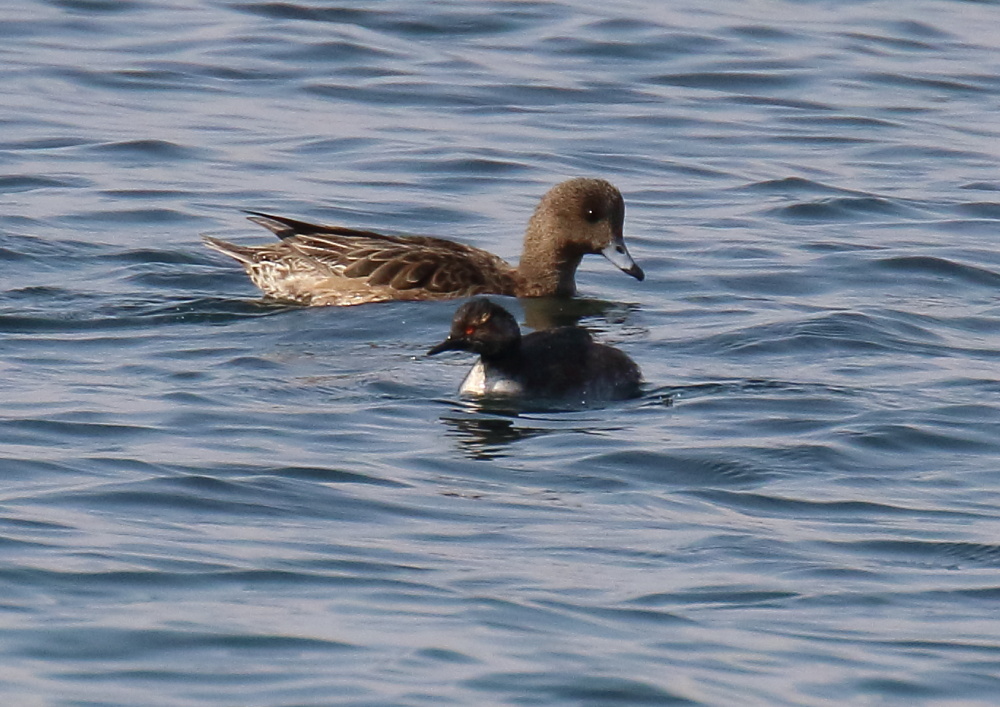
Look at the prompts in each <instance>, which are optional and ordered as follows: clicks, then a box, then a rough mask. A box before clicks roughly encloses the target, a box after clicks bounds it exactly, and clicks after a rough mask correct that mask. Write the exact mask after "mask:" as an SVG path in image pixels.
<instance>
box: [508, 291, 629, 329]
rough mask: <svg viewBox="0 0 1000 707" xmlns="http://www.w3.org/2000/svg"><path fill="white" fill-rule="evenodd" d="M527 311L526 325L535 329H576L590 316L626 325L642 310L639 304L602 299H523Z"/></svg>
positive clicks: (523, 306) (523, 307)
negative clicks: (565, 327)
mask: <svg viewBox="0 0 1000 707" xmlns="http://www.w3.org/2000/svg"><path fill="white" fill-rule="evenodd" d="M519 304H520V305H521V308H522V309H523V310H524V323H525V324H526V325H527V326H529V327H531V328H532V329H535V330H536V331H537V330H539V329H554V328H555V327H560V326H576V325H577V324H579V322H580V320H581V319H583V318H585V317H587V318H591V317H596V318H600V319H602V320H604V321H606V322H608V323H609V324H615V325H622V324H625V323H626V322H627V321H628V320H629V319H630V318H631V316H632V313H633V312H635V311H636V310H638V305H634V304H624V303H622V302H609V301H606V300H599V299H561V298H556V297H527V298H524V299H521V300H519Z"/></svg>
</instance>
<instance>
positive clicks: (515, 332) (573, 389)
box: [427, 297, 642, 404]
mask: <svg viewBox="0 0 1000 707" xmlns="http://www.w3.org/2000/svg"><path fill="white" fill-rule="evenodd" d="M443 351H469V352H472V353H475V354H479V361H478V362H477V363H476V364H475V365H474V366H473V367H472V370H471V371H469V373H468V375H466V377H465V380H464V381H462V385H461V386H460V388H459V394H460V395H462V396H465V397H502V398H528V399H550V400H553V399H554V400H569V401H573V402H575V403H582V404H588V403H594V402H600V401H605V400H623V399H626V398H634V397H637V396H638V395H640V393H641V385H642V373H641V371H640V370H639V366H638V365H637V364H636V363H635V361H633V360H632V359H631V358H629V356H628V354H626V353H625V352H624V351H621V350H620V349H616V348H614V347H613V346H608V345H606V344H600V343H597V342H595V341H594V340H593V337H591V335H590V332H588V331H587V330H586V329H584V328H582V327H578V326H566V327H558V328H556V329H545V330H542V331H535V332H531V333H530V334H527V335H525V336H522V335H521V329H520V327H518V325H517V320H515V319H514V317H513V315H512V314H511V313H510V312H508V311H507V310H506V309H504V308H503V307H502V306H500V305H499V304H497V303H495V302H493V301H491V300H489V299H487V298H486V297H476V298H474V299H471V300H469V301H468V302H466V303H465V304H463V305H462V306H460V307H459V308H458V310H457V311H456V312H455V316H454V318H453V319H452V322H451V331H450V333H449V334H448V337H447V338H446V339H445V340H444V341H442V342H441V343H439V344H437V345H436V346H434V347H433V348H431V349H430V350H429V351H428V352H427V355H428V356H434V355H437V354H439V353H441V352H443Z"/></svg>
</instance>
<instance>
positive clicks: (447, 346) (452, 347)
mask: <svg viewBox="0 0 1000 707" xmlns="http://www.w3.org/2000/svg"><path fill="white" fill-rule="evenodd" d="M461 348H462V345H461V343H460V342H458V341H456V340H455V339H452V338H451V337H450V336H449V337H448V338H447V339H445V340H444V341H442V342H441V343H440V344H438V345H437V346H435V347H434V348H432V349H431V350H430V351H428V352H427V355H428V356H433V355H434V354H439V353H441V352H442V351H458V350H459V349H461Z"/></svg>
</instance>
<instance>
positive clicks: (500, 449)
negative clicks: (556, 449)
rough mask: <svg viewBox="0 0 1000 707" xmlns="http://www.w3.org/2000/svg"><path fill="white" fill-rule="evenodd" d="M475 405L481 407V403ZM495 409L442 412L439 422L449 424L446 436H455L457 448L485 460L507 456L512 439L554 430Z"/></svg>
mask: <svg viewBox="0 0 1000 707" xmlns="http://www.w3.org/2000/svg"><path fill="white" fill-rule="evenodd" d="M470 407H472V406H471V405H470ZM475 407H476V408H477V409H480V410H482V406H480V405H476V406H475ZM483 412H486V411H485V410H483ZM494 412H496V413H497V414H494V415H488V414H478V415H476V414H470V415H469V416H460V415H444V416H442V417H441V422H443V423H444V424H445V425H446V426H447V427H448V431H447V432H446V433H445V436H447V437H451V438H454V439H455V441H456V444H457V446H458V448H459V449H460V450H461V451H462V452H464V453H465V454H467V455H468V456H469V457H472V458H473V459H484V460H487V459H500V458H503V457H506V456H507V452H506V448H507V447H508V446H509V445H511V444H512V443H514V442H519V441H521V440H524V439H531V438H533V437H540V436H541V435H545V434H548V433H550V432H554V431H556V430H552V429H545V428H542V427H529V426H526V425H524V424H521V421H519V420H517V419H516V417H503V416H501V414H500V413H501V410H499V409H494Z"/></svg>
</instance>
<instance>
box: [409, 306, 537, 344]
mask: <svg viewBox="0 0 1000 707" xmlns="http://www.w3.org/2000/svg"><path fill="white" fill-rule="evenodd" d="M520 342H521V330H520V328H518V326H517V320H515V319H514V317H513V315H512V314H511V313H510V312H508V311H507V310H506V309H504V308H503V307H501V306H500V305H498V304H494V303H493V302H491V301H489V300H488V299H486V298H485V297H477V298H475V299H472V300H469V301H468V302H466V303H465V304H463V305H462V306H461V307H459V308H458V310H457V311H456V312H455V316H454V318H453V319H452V321H451V332H450V333H449V334H448V338H447V339H445V340H444V341H442V342H441V343H440V344H438V345H437V346H435V347H434V348H432V349H431V350H430V351H428V352H427V355H428V356H433V355H434V354H439V353H441V352H442V351H471V352H472V353H477V354H479V355H480V356H487V357H490V356H498V355H501V354H504V353H508V352H510V351H512V350H513V349H516V348H517V346H518V345H519V344H520Z"/></svg>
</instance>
